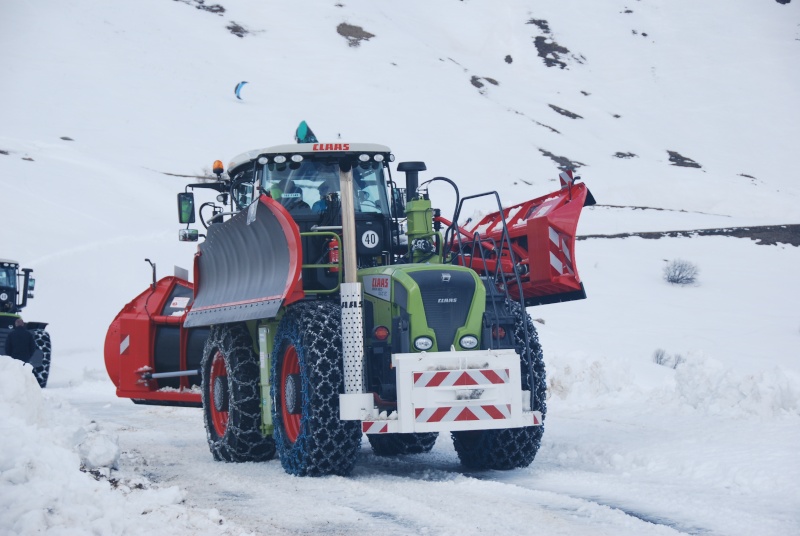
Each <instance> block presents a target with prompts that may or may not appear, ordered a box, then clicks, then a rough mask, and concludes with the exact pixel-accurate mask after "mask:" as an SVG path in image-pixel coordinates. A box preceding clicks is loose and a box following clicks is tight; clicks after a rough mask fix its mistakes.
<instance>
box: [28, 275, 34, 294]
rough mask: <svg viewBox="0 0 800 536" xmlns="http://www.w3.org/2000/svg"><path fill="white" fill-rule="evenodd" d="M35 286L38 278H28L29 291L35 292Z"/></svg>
mask: <svg viewBox="0 0 800 536" xmlns="http://www.w3.org/2000/svg"><path fill="white" fill-rule="evenodd" d="M35 286H36V280H35V279H34V278H32V277H31V278H30V279H28V292H33V290H34V287H35Z"/></svg>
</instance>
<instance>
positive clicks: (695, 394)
mask: <svg viewBox="0 0 800 536" xmlns="http://www.w3.org/2000/svg"><path fill="white" fill-rule="evenodd" d="M547 374H548V395H549V398H550V400H551V403H550V406H551V407H556V408H557V407H564V408H565V409H570V410H582V409H590V408H597V407H602V406H604V405H613V404H616V403H621V402H626V401H631V400H636V401H637V403H642V404H650V405H653V406H656V405H658V406H663V405H674V406H677V407H682V408H684V409H689V410H692V411H695V410H696V411H698V412H701V413H702V414H705V415H711V416H719V417H730V418H740V417H750V416H758V417H762V418H766V417H781V416H787V415H793V416H800V375H798V374H797V373H796V372H793V371H790V370H786V369H783V368H780V367H772V368H770V369H766V370H762V371H758V372H742V371H739V370H737V369H735V368H732V367H727V366H725V365H724V364H723V363H722V362H721V361H719V360H717V359H714V358H712V357H709V356H707V355H705V354H704V353H702V352H688V353H687V355H686V357H685V358H684V359H683V362H681V363H680V364H679V365H677V367H675V368H674V369H673V368H671V367H666V366H659V365H656V364H655V363H642V364H640V366H637V367H634V366H632V365H630V364H628V363H627V362H624V361H618V360H614V359H607V358H603V357H593V356H591V355H589V354H586V353H583V352H571V353H569V354H567V355H562V356H558V355H557V356H553V357H552V358H551V359H548V360H547Z"/></svg>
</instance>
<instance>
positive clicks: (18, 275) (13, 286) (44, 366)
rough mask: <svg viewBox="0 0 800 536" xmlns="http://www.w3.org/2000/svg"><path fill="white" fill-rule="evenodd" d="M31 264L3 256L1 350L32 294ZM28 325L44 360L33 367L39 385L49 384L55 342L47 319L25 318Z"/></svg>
mask: <svg viewBox="0 0 800 536" xmlns="http://www.w3.org/2000/svg"><path fill="white" fill-rule="evenodd" d="M31 272H33V270H32V269H31V268H20V267H19V263H18V262H16V261H11V260H8V259H0V352H2V351H3V348H5V343H6V337H8V334H9V333H10V332H11V330H12V329H14V321H16V319H17V318H20V311H22V309H24V308H25V306H26V305H28V299H29V298H33V288H34V285H35V283H36V280H35V279H34V278H32V277H31ZM25 327H26V328H27V329H28V331H30V332H31V333H32V334H33V338H34V340H35V341H36V347H37V348H39V350H41V351H42V354H43V356H44V357H43V358H42V361H41V364H38V365H36V366H34V367H33V374H34V376H36V381H38V382H39V386H41V387H45V386H46V385H47V378H48V377H49V376H50V354H51V352H52V345H51V343H50V334H49V333H47V331H45V329H44V328H46V327H47V322H30V321H26V323H25Z"/></svg>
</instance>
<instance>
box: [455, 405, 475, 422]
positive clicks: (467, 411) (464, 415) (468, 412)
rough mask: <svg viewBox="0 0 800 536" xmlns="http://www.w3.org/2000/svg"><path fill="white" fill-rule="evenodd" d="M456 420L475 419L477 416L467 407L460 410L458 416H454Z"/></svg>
mask: <svg viewBox="0 0 800 536" xmlns="http://www.w3.org/2000/svg"><path fill="white" fill-rule="evenodd" d="M455 420H457V421H477V420H478V417H476V416H475V414H474V413H472V410H471V409H469V408H464V409H463V410H461V413H459V414H458V417H456V418H455Z"/></svg>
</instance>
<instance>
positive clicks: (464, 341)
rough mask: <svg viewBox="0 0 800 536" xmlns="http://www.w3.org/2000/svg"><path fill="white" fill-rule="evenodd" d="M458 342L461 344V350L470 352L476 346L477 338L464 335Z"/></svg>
mask: <svg viewBox="0 0 800 536" xmlns="http://www.w3.org/2000/svg"><path fill="white" fill-rule="evenodd" d="M458 342H459V343H460V344H461V348H466V349H467V350H472V349H473V348H475V347H476V346H478V337H476V336H475V335H464V336H463V337H461V340H460V341H458Z"/></svg>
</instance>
